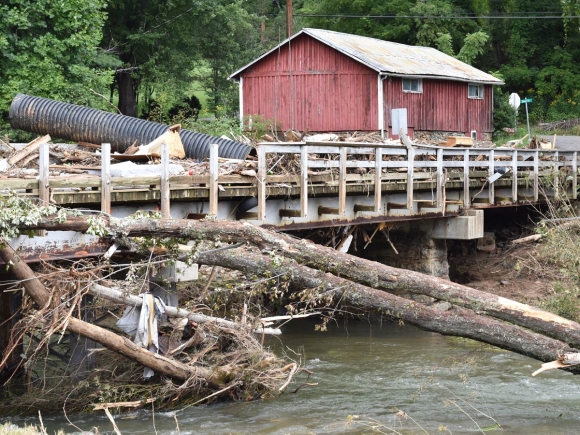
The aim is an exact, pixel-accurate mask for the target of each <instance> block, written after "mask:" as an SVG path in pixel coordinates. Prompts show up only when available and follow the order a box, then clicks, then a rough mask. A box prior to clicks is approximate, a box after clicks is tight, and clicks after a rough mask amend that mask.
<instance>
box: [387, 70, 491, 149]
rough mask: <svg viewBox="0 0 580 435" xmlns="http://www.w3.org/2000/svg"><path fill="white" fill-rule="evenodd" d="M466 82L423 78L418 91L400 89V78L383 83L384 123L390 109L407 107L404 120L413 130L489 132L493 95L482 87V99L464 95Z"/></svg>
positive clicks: (389, 119) (392, 78) (389, 122)
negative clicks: (420, 91) (421, 85)
mask: <svg viewBox="0 0 580 435" xmlns="http://www.w3.org/2000/svg"><path fill="white" fill-rule="evenodd" d="M467 85H468V84H467V83H465V82H457V81H449V80H430V79H423V92H422V93H406V92H403V87H402V79H401V78H400V77H391V78H387V79H386V80H385V81H384V82H383V89H384V94H385V95H384V102H385V104H384V106H385V107H384V108H385V125H388V126H389V127H391V109H400V108H407V123H408V126H409V127H412V128H413V129H414V130H423V131H429V130H439V131H450V132H451V131H456V132H464V133H466V134H469V133H470V132H471V130H476V131H477V133H478V139H480V138H481V136H480V135H481V133H489V132H492V131H493V112H492V110H493V94H492V87H491V85H485V86H484V93H483V99H473V98H467Z"/></svg>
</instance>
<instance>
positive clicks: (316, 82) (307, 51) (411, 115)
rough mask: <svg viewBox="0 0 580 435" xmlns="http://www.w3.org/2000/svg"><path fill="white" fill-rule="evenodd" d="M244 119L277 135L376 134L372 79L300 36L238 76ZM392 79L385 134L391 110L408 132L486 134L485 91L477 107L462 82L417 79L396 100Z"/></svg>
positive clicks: (488, 103) (489, 126)
mask: <svg viewBox="0 0 580 435" xmlns="http://www.w3.org/2000/svg"><path fill="white" fill-rule="evenodd" d="M241 76H242V77H243V79H244V86H243V98H244V104H243V108H244V115H245V116H248V115H254V116H255V115H260V116H262V117H263V118H264V119H266V120H269V121H275V122H276V125H278V128H279V129H280V130H288V129H290V128H293V129H296V130H299V131H310V132H318V131H349V130H350V131H352V130H360V131H376V130H378V107H377V106H378V96H377V92H378V84H377V78H378V77H377V76H378V73H377V72H376V71H374V70H372V69H370V68H368V67H366V66H364V65H363V64H361V63H359V62H357V61H355V60H353V59H351V58H350V57H348V56H346V55H343V54H342V53H340V52H338V51H337V50H335V49H333V48H330V47H329V46H327V45H325V44H323V43H321V42H319V41H317V40H316V39H314V38H312V37H310V36H308V35H301V36H299V37H297V38H295V39H294V40H292V41H291V44H290V45H288V44H286V45H284V46H283V47H281V48H280V49H279V50H277V51H274V52H272V53H270V54H269V55H268V56H266V57H264V58H263V59H261V60H260V61H259V62H257V63H255V64H253V65H252V66H250V67H249V68H248V69H246V70H245V71H243V72H242V73H241ZM401 81H402V79H401V78H400V77H388V78H386V79H385V80H384V81H383V92H384V99H383V101H384V107H383V110H384V119H385V127H388V128H390V127H391V121H390V118H391V109H396V108H404V107H405V108H407V112H408V125H409V127H410V128H411V129H412V130H416V131H422V130H424V131H450V132H451V131H454V132H464V133H466V134H469V132H470V131H471V130H476V131H477V132H478V138H481V133H489V132H492V131H493V119H492V116H493V115H492V114H493V112H492V107H493V106H492V105H493V101H492V100H493V99H492V87H491V86H490V85H486V86H485V90H484V98H483V99H481V100H476V99H469V98H467V83H465V82H457V81H449V80H430V79H424V80H423V92H422V93H421V94H412V93H404V92H403V91H402V82H401Z"/></svg>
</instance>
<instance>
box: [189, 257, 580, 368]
mask: <svg viewBox="0 0 580 435" xmlns="http://www.w3.org/2000/svg"><path fill="white" fill-rule="evenodd" d="M198 261H199V263H200V264H206V265H219V266H223V267H227V268H230V269H236V270H240V271H242V272H243V273H244V274H246V275H256V274H259V275H266V276H285V277H287V278H288V279H289V280H290V281H291V282H292V283H293V284H295V285H296V286H297V287H299V288H301V289H304V288H306V289H308V288H310V289H318V294H319V295H320V296H332V298H333V301H334V303H338V302H340V303H341V304H342V305H347V306H348V305H350V306H352V307H356V308H360V309H363V310H365V311H367V312H372V313H377V314H380V313H382V314H386V315H388V316H391V317H393V318H395V319H401V320H403V321H405V322H407V323H410V324H413V325H416V326H419V327H420V328H423V329H427V330H429V331H433V332H439V333H441V334H445V335H453V336H458V337H466V338H471V339H474V340H478V341H481V342H484V343H489V344H492V345H494V346H497V347H500V348H502V349H507V350H511V351H513V352H516V353H519V354H522V355H526V356H529V357H531V358H535V359H538V360H540V361H552V360H554V359H556V357H557V356H558V353H559V352H570V351H574V350H572V349H571V348H570V347H569V346H568V345H567V344H566V343H563V342H561V341H558V340H555V339H553V338H549V337H546V336H543V335H540V334H537V333H534V332H531V331H528V330H526V329H524V328H521V327H519V326H516V325H513V324H509V323H505V322H502V321H500V320H497V319H494V318H491V317H488V316H482V315H479V314H477V313H475V312H473V311H472V310H468V309H465V308H460V307H453V306H452V307H451V308H450V309H448V310H439V309H437V308H434V307H431V306H427V305H424V304H421V303H418V302H415V301H411V300H409V299H405V298H403V297H400V296H396V295H393V294H391V293H388V292H384V291H381V290H376V289H373V288H370V287H367V286H364V285H361V284H357V283H355V282H352V281H348V280H346V279H344V278H339V277H336V276H334V275H331V274H330V273H324V272H322V271H320V270H314V269H311V268H309V267H307V266H304V265H300V264H297V263H296V262H295V261H293V260H290V259H287V258H276V260H275V261H273V260H272V257H271V256H266V255H262V254H259V253H255V252H253V251H252V250H251V249H249V248H238V249H235V250H229V251H213V252H208V253H202V254H200V256H199V260H198ZM273 263H276V266H273Z"/></svg>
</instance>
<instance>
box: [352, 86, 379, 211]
mask: <svg viewBox="0 0 580 435" xmlns="http://www.w3.org/2000/svg"><path fill="white" fill-rule="evenodd" d="M379 82H380V83H382V80H381V77H380V76H379ZM382 162H383V149H382V148H379V147H377V148H375V204H374V205H375V208H374V212H375V213H379V212H380V211H381V195H382V193H383V192H382V190H383V168H382ZM355 208H356V206H355Z"/></svg>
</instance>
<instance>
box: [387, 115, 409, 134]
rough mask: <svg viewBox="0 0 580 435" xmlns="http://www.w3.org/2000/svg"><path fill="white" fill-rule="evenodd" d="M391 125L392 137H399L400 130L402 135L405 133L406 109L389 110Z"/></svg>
mask: <svg viewBox="0 0 580 435" xmlns="http://www.w3.org/2000/svg"><path fill="white" fill-rule="evenodd" d="M391 125H392V126H393V136H397V137H398V136H399V133H400V132H401V130H403V133H405V134H409V133H408V132H407V109H406V108H405V109H393V110H391Z"/></svg>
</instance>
